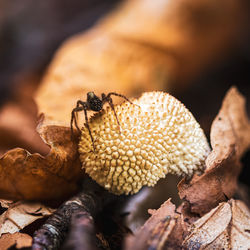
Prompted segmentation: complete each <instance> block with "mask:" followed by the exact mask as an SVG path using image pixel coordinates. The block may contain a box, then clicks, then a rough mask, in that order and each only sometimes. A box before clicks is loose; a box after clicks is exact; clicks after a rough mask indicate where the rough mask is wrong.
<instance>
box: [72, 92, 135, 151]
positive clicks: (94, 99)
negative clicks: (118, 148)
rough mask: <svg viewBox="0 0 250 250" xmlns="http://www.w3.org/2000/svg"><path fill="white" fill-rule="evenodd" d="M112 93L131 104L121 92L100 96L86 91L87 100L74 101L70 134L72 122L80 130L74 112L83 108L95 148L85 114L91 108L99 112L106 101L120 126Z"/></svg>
mask: <svg viewBox="0 0 250 250" xmlns="http://www.w3.org/2000/svg"><path fill="white" fill-rule="evenodd" d="M112 95H114V96H119V97H121V98H123V99H125V100H126V101H128V102H130V103H131V104H133V103H132V102H131V101H130V100H129V99H128V98H127V97H126V96H124V95H121V94H117V93H115V92H110V93H108V94H107V95H105V94H102V96H101V98H99V97H98V96H96V95H95V93H94V92H88V93H87V101H86V102H83V101H81V100H78V101H77V103H76V107H75V108H74V109H73V110H72V112H71V121H70V129H71V135H73V123H74V124H75V127H76V128H77V130H78V131H79V132H81V130H80V128H79V127H78V125H77V117H76V113H77V112H80V111H82V110H83V111H84V115H85V124H86V127H87V129H88V131H89V135H90V138H91V141H92V145H93V148H94V150H95V146H94V139H93V136H92V134H91V130H90V127H89V120H88V116H87V111H88V110H92V111H96V112H99V111H101V110H102V109H103V105H104V104H105V103H106V102H107V103H108V104H109V105H110V107H111V109H112V110H113V112H114V114H115V117H116V120H117V124H118V126H119V128H120V122H119V120H118V117H117V115H116V112H115V108H114V104H113V100H112V98H111V96H112Z"/></svg>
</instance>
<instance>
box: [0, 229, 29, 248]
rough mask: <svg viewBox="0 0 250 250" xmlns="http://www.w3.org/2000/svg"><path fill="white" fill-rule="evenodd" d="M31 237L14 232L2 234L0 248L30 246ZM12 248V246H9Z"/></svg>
mask: <svg viewBox="0 0 250 250" xmlns="http://www.w3.org/2000/svg"><path fill="white" fill-rule="evenodd" d="M31 244H32V237H31V236H29V235H28V234H23V233H14V234H9V233H8V234H4V235H2V237H0V249H1V250H7V249H10V247H15V249H20V248H23V247H25V248H26V247H31ZM11 249H12V248H11Z"/></svg>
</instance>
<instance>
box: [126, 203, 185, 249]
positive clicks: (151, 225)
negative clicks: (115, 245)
mask: <svg viewBox="0 0 250 250" xmlns="http://www.w3.org/2000/svg"><path fill="white" fill-rule="evenodd" d="M149 213H150V214H151V217H150V218H149V219H148V220H147V221H146V223H145V224H144V225H143V226H142V227H141V229H139V230H138V231H137V232H136V233H135V235H134V236H129V237H128V239H127V241H126V246H125V249H139V250H140V249H163V247H166V246H167V247H168V248H167V249H180V247H181V243H182V240H183V236H184V233H185V232H186V230H187V227H186V224H185V222H184V220H183V217H182V216H181V215H180V214H179V213H177V212H176V211H175V205H174V204H172V203H171V201H170V199H169V200H167V201H166V202H165V203H163V204H162V205H161V207H160V208H159V209H157V210H149Z"/></svg>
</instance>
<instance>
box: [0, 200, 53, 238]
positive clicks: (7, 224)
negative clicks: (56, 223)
mask: <svg viewBox="0 0 250 250" xmlns="http://www.w3.org/2000/svg"><path fill="white" fill-rule="evenodd" d="M53 211H54V209H51V208H49V207H46V206H44V205H42V204H39V203H28V202H16V203H12V204H11V205H10V206H9V208H8V210H7V211H5V212H4V213H3V214H1V215H0V236H1V235H2V234H6V233H11V234H12V233H15V232H18V231H20V230H21V229H23V228H24V227H26V226H28V225H29V224H31V223H32V222H34V221H35V220H37V219H40V218H43V217H44V216H49V215H50V214H51V213H52V212H53Z"/></svg>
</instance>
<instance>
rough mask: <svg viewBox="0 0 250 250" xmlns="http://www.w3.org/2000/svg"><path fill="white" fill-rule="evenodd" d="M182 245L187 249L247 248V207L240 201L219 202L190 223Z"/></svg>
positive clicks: (249, 243) (249, 224) (249, 242)
mask: <svg viewBox="0 0 250 250" xmlns="http://www.w3.org/2000/svg"><path fill="white" fill-rule="evenodd" d="M183 246H184V247H185V248H187V249H194V248H195V249H196V248H199V249H200V248H202V249H225V250H228V249H249V248H250V211H249V209H248V208H247V207H246V205H245V204H244V203H243V202H241V201H236V200H230V201H229V202H227V203H226V202H223V203H220V204H219V205H218V206H217V207H216V208H214V209H212V210H211V211H210V212H209V213H208V214H206V215H204V216H203V217H202V218H200V219H199V220H197V221H196V222H195V223H194V224H193V225H192V227H191V229H190V234H189V235H188V236H187V237H186V238H185V240H184V242H183Z"/></svg>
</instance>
